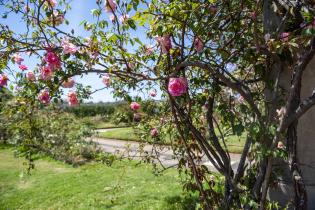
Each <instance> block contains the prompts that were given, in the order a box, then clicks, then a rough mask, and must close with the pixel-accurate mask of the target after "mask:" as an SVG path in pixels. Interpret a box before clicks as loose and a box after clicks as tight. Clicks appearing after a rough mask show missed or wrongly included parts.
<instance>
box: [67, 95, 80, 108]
mask: <svg viewBox="0 0 315 210" xmlns="http://www.w3.org/2000/svg"><path fill="white" fill-rule="evenodd" d="M68 103H69V105H70V106H76V105H78V104H79V101H78V97H77V94H76V92H73V91H71V92H69V93H68Z"/></svg>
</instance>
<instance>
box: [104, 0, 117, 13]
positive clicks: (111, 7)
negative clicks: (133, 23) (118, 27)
mask: <svg viewBox="0 0 315 210" xmlns="http://www.w3.org/2000/svg"><path fill="white" fill-rule="evenodd" d="M116 9H117V3H116V1H114V0H105V10H106V11H107V12H115V11H116Z"/></svg>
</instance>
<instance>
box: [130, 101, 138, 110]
mask: <svg viewBox="0 0 315 210" xmlns="http://www.w3.org/2000/svg"><path fill="white" fill-rule="evenodd" d="M130 108H131V109H132V110H138V109H140V104H138V103H137V102H132V103H131V104H130Z"/></svg>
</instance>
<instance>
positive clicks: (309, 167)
mask: <svg viewBox="0 0 315 210" xmlns="http://www.w3.org/2000/svg"><path fill="white" fill-rule="evenodd" d="M314 89H315V58H313V60H312V61H311V62H310V63H309V65H308V66H307V69H306V71H305V72H304V75H303V80H302V92H301V99H302V100H303V99H305V98H307V97H309V96H311V95H312V92H313V90H314ZM298 141H299V142H298V148H297V150H298V158H299V162H300V164H301V169H302V175H303V178H304V179H305V183H306V186H307V193H308V209H315V107H312V108H311V109H310V110H309V111H308V112H307V113H306V114H305V115H303V116H302V117H301V119H300V121H299V125H298Z"/></svg>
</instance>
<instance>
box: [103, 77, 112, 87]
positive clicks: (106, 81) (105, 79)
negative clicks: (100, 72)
mask: <svg viewBox="0 0 315 210" xmlns="http://www.w3.org/2000/svg"><path fill="white" fill-rule="evenodd" d="M102 81H103V83H104V85H106V86H107V87H108V86H109V85H110V77H109V75H108V74H106V75H104V76H103V79H102Z"/></svg>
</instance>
